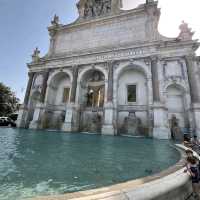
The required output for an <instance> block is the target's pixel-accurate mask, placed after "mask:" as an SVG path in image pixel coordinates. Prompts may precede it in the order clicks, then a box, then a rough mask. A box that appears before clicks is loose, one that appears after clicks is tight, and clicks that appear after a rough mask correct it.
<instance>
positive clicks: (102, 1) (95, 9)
mask: <svg viewBox="0 0 200 200" xmlns="http://www.w3.org/2000/svg"><path fill="white" fill-rule="evenodd" d="M111 4H112V0H87V1H86V0H85V1H84V0H82V1H80V2H79V3H78V4H77V8H78V11H79V15H80V17H82V18H86V19H87V18H91V17H97V16H101V15H105V14H108V13H110V12H111Z"/></svg>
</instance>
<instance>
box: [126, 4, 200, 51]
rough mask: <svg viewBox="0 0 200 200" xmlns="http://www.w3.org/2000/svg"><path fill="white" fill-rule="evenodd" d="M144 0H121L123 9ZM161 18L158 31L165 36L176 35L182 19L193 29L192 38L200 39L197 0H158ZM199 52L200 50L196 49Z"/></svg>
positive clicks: (199, 16)
mask: <svg viewBox="0 0 200 200" xmlns="http://www.w3.org/2000/svg"><path fill="white" fill-rule="evenodd" d="M145 1H146V0H123V5H124V9H131V8H134V7H136V6H137V5H138V4H141V3H145ZM159 7H160V8H161V19H160V24H159V32H160V33H161V34H162V35H165V36H167V37H177V36H178V34H179V25H180V24H181V22H182V21H183V20H184V21H185V22H187V23H188V24H189V27H190V28H192V30H193V31H195V35H194V39H200V21H199V19H200V12H199V8H200V1H199V0H190V1H186V0H159ZM198 54H200V50H199V51H198Z"/></svg>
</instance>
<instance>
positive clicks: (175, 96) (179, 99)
mask: <svg viewBox="0 0 200 200" xmlns="http://www.w3.org/2000/svg"><path fill="white" fill-rule="evenodd" d="M166 108H167V110H168V119H169V121H170V120H171V119H172V117H173V116H176V118H177V119H178V125H179V126H180V127H182V128H184V127H187V126H188V116H187V110H186V109H187V99H186V93H185V89H184V88H183V87H182V86H181V85H177V84H171V85H169V86H168V87H167V88H166Z"/></svg>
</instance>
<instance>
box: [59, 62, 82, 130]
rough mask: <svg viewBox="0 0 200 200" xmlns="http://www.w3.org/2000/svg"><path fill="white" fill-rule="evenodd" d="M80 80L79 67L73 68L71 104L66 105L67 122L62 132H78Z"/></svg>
mask: <svg viewBox="0 0 200 200" xmlns="http://www.w3.org/2000/svg"><path fill="white" fill-rule="evenodd" d="M77 79H78V66H73V80H72V86H71V95H70V103H69V104H67V105H66V114H65V122H64V123H63V126H62V130H63V131H66V132H72V131H78V118H79V117H78V106H77V105H76V104H75V101H76V89H77Z"/></svg>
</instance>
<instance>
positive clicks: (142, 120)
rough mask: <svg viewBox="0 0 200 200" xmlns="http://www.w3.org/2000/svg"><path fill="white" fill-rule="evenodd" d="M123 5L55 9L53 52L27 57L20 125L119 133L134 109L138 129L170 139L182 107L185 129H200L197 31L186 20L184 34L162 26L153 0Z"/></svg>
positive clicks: (108, 0) (90, 0)
mask: <svg viewBox="0 0 200 200" xmlns="http://www.w3.org/2000/svg"><path fill="white" fill-rule="evenodd" d="M121 6H122V2H121V0H102V1H95V0H80V1H79V3H78V4H77V8H78V11H79V18H78V19H77V20H76V21H75V22H74V23H72V24H68V25H62V24H60V22H59V18H58V17H57V16H55V17H54V19H53V21H52V22H51V26H50V27H49V28H48V29H49V34H50V48H49V52H48V53H47V54H46V55H45V56H44V57H40V56H39V53H40V52H39V50H38V49H36V50H35V51H34V54H33V61H32V62H31V63H30V64H28V68H29V82H28V86H27V91H26V96H25V100H24V105H23V106H22V108H21V110H20V115H19V118H18V126H19V127H25V128H32V129H56V130H62V131H66V132H77V131H80V132H97V133H101V134H110V135H117V134H125V129H126V125H127V124H130V120H129V116H132V118H134V117H135V118H137V120H138V121H137V124H139V125H138V133H137V134H139V135H140V134H141V135H146V136H153V137H155V138H160V139H169V138H170V137H171V133H170V120H171V119H172V116H174V115H175V116H176V118H177V119H178V124H179V127H181V129H182V130H183V131H185V132H192V133H195V134H197V135H198V136H200V58H199V57H197V56H196V55H195V51H196V50H197V48H198V47H199V43H198V41H196V40H193V39H192V36H193V32H192V31H191V29H190V28H188V25H187V24H186V23H184V22H183V24H182V25H180V34H179V36H178V37H176V38H167V37H164V36H162V35H161V34H159V32H158V23H159V18H160V9H159V8H158V7H157V2H154V1H152V0H151V1H147V2H146V3H145V4H142V5H139V6H138V7H137V8H135V9H132V10H128V11H124V10H122V9H120V8H121ZM129 89H130V91H129ZM133 91H134V92H133ZM130 113H134V114H130ZM127 120H128V121H127Z"/></svg>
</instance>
